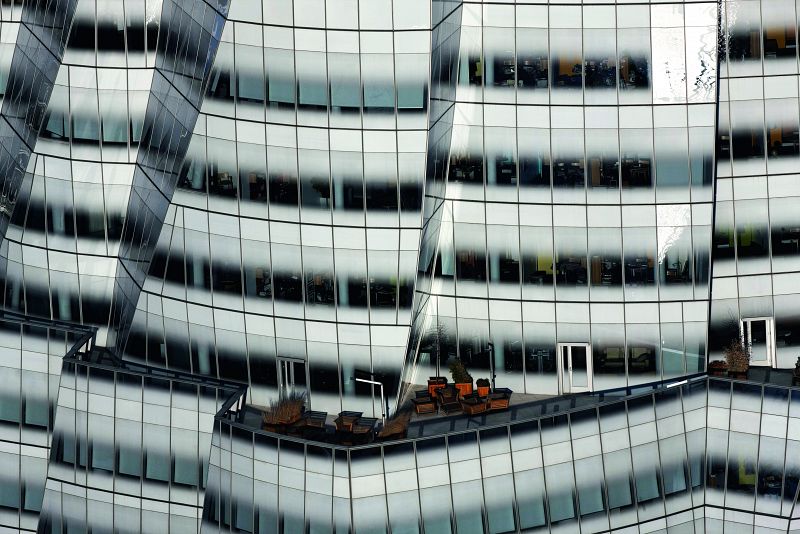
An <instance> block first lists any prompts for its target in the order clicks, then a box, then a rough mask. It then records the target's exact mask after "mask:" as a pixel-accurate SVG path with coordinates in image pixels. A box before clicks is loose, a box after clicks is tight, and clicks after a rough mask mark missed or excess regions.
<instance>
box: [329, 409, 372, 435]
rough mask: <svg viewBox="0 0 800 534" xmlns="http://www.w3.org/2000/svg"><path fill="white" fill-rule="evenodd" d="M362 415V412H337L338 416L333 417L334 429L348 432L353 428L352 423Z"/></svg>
mask: <svg viewBox="0 0 800 534" xmlns="http://www.w3.org/2000/svg"><path fill="white" fill-rule="evenodd" d="M362 415H364V412H348V411H344V412H339V417H337V418H336V419H334V421H333V422H334V423H336V430H338V431H347V432H350V431H352V430H353V423H355V422H356V420H358V418H359V417H361V416H362Z"/></svg>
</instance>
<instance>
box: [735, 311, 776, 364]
mask: <svg viewBox="0 0 800 534" xmlns="http://www.w3.org/2000/svg"><path fill="white" fill-rule="evenodd" d="M742 338H743V341H744V346H745V348H746V349H747V351H748V352H749V353H750V365H765V366H770V367H771V366H773V365H774V363H775V335H774V322H773V320H772V318H771V317H756V318H752V319H742Z"/></svg>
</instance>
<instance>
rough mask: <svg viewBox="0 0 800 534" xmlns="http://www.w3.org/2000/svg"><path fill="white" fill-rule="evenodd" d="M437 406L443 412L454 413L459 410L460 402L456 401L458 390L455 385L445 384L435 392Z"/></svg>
mask: <svg viewBox="0 0 800 534" xmlns="http://www.w3.org/2000/svg"><path fill="white" fill-rule="evenodd" d="M437 393H438V394H437V396H436V398H437V400H438V401H439V406H440V407H441V408H442V410H443V411H444V413H454V412H458V411H460V410H461V403H460V402H459V401H458V390H457V389H456V388H455V386H452V385H450V386H447V387H444V388H442V389H440V390H439V391H438V392H437Z"/></svg>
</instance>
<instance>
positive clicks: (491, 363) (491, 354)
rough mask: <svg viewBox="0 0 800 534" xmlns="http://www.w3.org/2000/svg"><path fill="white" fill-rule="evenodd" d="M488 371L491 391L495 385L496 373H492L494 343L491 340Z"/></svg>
mask: <svg viewBox="0 0 800 534" xmlns="http://www.w3.org/2000/svg"><path fill="white" fill-rule="evenodd" d="M489 371H491V373H492V391H494V389H495V387H496V385H495V383H494V379H495V377H496V376H497V375H496V374H494V343H492V342H491V341H490V342H489Z"/></svg>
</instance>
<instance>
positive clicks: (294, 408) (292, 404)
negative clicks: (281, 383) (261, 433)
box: [263, 393, 306, 431]
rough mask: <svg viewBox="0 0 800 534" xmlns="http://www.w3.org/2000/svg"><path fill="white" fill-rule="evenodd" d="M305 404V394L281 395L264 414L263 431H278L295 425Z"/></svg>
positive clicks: (301, 415)
mask: <svg viewBox="0 0 800 534" xmlns="http://www.w3.org/2000/svg"><path fill="white" fill-rule="evenodd" d="M305 404H306V396H305V393H290V394H288V395H282V396H281V397H280V398H279V399H278V400H277V401H273V402H271V403H270V405H269V408H267V410H266V411H265V412H264V417H263V420H264V429H265V430H272V431H278V430H280V429H281V427H286V426H288V425H293V424H295V423H297V422H298V421H300V419H302V417H303V412H304V411H305Z"/></svg>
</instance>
